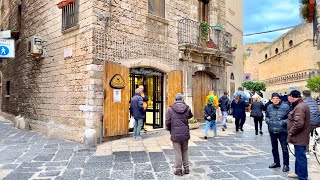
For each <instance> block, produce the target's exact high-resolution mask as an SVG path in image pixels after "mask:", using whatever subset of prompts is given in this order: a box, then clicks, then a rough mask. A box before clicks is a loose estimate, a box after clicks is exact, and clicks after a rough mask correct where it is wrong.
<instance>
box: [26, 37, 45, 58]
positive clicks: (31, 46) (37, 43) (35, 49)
mask: <svg viewBox="0 0 320 180" xmlns="http://www.w3.org/2000/svg"><path fill="white" fill-rule="evenodd" d="M42 54H43V49H42V40H41V37H36V36H33V37H31V38H30V39H29V40H28V56H34V57H39V56H42Z"/></svg>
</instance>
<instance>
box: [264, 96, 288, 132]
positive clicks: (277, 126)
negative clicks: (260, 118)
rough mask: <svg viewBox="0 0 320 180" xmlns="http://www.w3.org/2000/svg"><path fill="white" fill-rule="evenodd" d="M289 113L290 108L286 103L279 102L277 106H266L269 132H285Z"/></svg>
mask: <svg viewBox="0 0 320 180" xmlns="http://www.w3.org/2000/svg"><path fill="white" fill-rule="evenodd" d="M289 112H290V106H289V105H288V104H286V103H282V102H280V104H278V105H274V104H270V105H268V107H267V110H266V123H267V124H268V129H269V132H272V133H281V132H287V131H288V130H287V124H288V114H289Z"/></svg>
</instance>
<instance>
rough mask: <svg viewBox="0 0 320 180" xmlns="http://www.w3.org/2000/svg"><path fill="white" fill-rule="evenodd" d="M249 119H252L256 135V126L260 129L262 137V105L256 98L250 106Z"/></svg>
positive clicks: (258, 98)
mask: <svg viewBox="0 0 320 180" xmlns="http://www.w3.org/2000/svg"><path fill="white" fill-rule="evenodd" d="M250 110H251V113H250V117H253V119H254V128H255V130H256V135H258V124H259V128H260V134H261V135H262V134H263V133H262V120H263V113H262V111H263V110H264V105H263V103H262V102H261V100H260V97H257V98H255V99H254V100H253V103H252V104H251V106H250Z"/></svg>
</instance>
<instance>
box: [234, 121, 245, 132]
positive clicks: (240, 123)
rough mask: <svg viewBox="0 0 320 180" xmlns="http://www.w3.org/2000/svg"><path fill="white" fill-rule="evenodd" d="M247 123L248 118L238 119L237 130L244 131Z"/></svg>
mask: <svg viewBox="0 0 320 180" xmlns="http://www.w3.org/2000/svg"><path fill="white" fill-rule="evenodd" d="M245 122H246V118H236V121H235V124H236V130H239V128H240V129H242V127H243V125H244V123H245Z"/></svg>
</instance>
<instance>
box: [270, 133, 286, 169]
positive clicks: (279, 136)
mask: <svg viewBox="0 0 320 180" xmlns="http://www.w3.org/2000/svg"><path fill="white" fill-rule="evenodd" d="M269 133H270V139H271V145H272V154H273V160H274V163H277V164H280V157H279V150H278V140H279V142H280V145H281V149H282V155H283V165H289V151H288V143H287V137H288V133H286V132H281V133H273V132H269Z"/></svg>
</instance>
